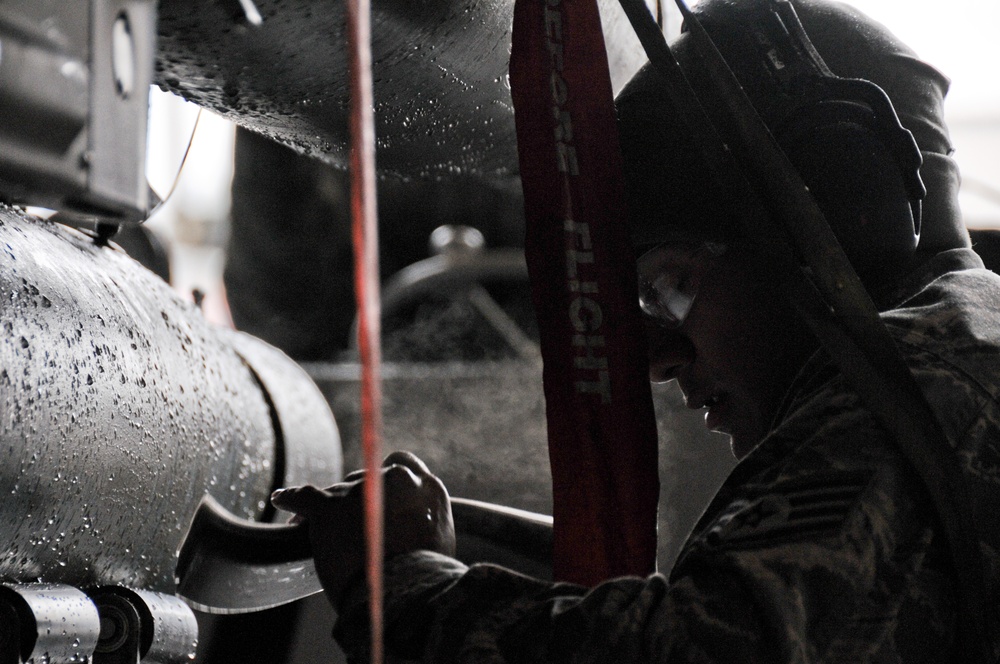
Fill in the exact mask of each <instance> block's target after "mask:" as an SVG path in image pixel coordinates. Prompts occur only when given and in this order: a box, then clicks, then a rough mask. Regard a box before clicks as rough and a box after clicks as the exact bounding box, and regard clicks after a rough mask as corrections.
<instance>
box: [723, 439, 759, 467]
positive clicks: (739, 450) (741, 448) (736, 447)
mask: <svg viewBox="0 0 1000 664" xmlns="http://www.w3.org/2000/svg"><path fill="white" fill-rule="evenodd" d="M728 435H729V447H730V449H731V450H732V451H733V456H734V457H736V460H737V461H742V460H743V458H744V457H745V456H746V455H748V454H750V453H751V452H753V449H754V448H755V447H757V446H758V445H759V444H760V441H761V437H760V436H748V435H746V434H741V433H739V432H736V433H730V434H728Z"/></svg>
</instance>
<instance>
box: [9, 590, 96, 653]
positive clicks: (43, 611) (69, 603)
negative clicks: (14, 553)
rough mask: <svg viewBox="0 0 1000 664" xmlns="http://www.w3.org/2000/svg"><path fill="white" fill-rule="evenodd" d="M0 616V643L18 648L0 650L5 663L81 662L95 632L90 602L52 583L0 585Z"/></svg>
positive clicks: (79, 593) (80, 593)
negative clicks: (17, 650)
mask: <svg viewBox="0 0 1000 664" xmlns="http://www.w3.org/2000/svg"><path fill="white" fill-rule="evenodd" d="M0 616H2V617H3V618H4V622H3V624H2V625H0V645H3V646H4V648H11V647H16V648H17V649H19V650H20V652H17V653H15V652H11V651H7V650H0V655H2V656H3V657H4V661H5V662H7V661H13V662H17V661H23V662H28V661H31V662H48V663H49V664H63V663H68V662H87V661H90V660H89V657H90V655H92V654H93V652H94V648H95V647H96V646H97V641H98V636H99V634H100V632H101V621H100V619H99V617H98V612H97V607H96V606H94V603H93V602H91V601H90V598H89V597H87V595H85V594H84V593H83V591H81V590H78V589H76V588H73V587H71V586H64V585H57V584H54V583H29V584H23V585H16V584H15V585H6V586H0ZM4 637H6V638H4ZM15 641H16V642H17V643H16V646H15V643H14V642H15Z"/></svg>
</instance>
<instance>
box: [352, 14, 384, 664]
mask: <svg viewBox="0 0 1000 664" xmlns="http://www.w3.org/2000/svg"><path fill="white" fill-rule="evenodd" d="M347 41H348V49H349V52H350V65H351V66H350V77H351V123H350V137H351V216H352V220H353V221H352V224H353V232H352V235H353V239H354V289H355V295H356V297H357V301H358V321H359V324H358V349H359V355H360V361H361V441H362V447H363V451H364V459H365V468H366V470H367V471H368V473H367V476H368V481H366V482H365V485H364V486H365V492H364V498H365V540H366V542H367V549H368V550H367V560H366V571H367V576H368V589H369V606H370V611H371V613H370V619H371V661H372V662H373V664H381V663H382V662H383V661H384V657H383V651H382V632H383V623H382V542H383V533H382V518H383V516H382V515H383V509H382V474H381V472H380V466H381V461H382V392H381V364H382V353H381V346H380V336H381V320H380V317H381V311H380V309H381V306H380V302H379V270H378V224H377V220H378V214H377V210H376V200H375V118H374V112H373V108H374V99H373V95H372V56H371V6H370V3H369V0H348V2H347Z"/></svg>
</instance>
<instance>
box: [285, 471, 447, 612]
mask: <svg viewBox="0 0 1000 664" xmlns="http://www.w3.org/2000/svg"><path fill="white" fill-rule="evenodd" d="M364 476H365V471H355V472H353V473H350V474H349V475H347V476H346V477H345V478H344V481H343V482H339V483H337V484H334V485H333V486H331V487H328V488H327V489H318V488H316V487H314V486H308V485H307V486H301V487H290V488H286V489H279V490H278V491H275V492H274V493H273V494H272V495H271V502H272V503H273V504H274V506H275V507H277V508H279V509H283V510H286V511H288V512H293V513H295V514H296V517H295V518H294V519H293V521H302V522H304V523H305V525H306V527H307V528H308V529H309V539H310V542H311V543H312V550H313V557H314V558H315V561H316V571H317V573H318V575H319V580H320V582H321V583H322V584H323V588H324V589H325V590H326V593H327V596H328V597H329V598H330V600H331V601H332V602H333V603H334V606H336V605H337V603H338V602H339V600H340V597H341V595H342V594H343V592H344V590H346V588H347V586H348V584H349V583H350V581H351V580H352V579H353V578H354V577H355V576H357V575H359V574H361V573H362V572H363V570H364V566H365V550H366V547H365V535H364V490H363V488H362V487H363V483H364ZM382 477H383V482H384V484H383V486H384V496H385V501H384V502H385V557H386V560H388V559H389V558H391V557H393V556H396V555H399V554H402V553H408V552H410V551H416V550H418V549H423V550H428V551H435V552H437V553H443V554H445V555H449V556H453V555H455V524H454V522H453V520H452V516H451V501H450V499H449V497H448V491H447V489H445V486H444V484H443V483H442V482H441V480H440V479H438V478H437V477H435V476H434V475H433V474H431V472H430V471H429V470H428V469H427V466H425V465H424V462H423V461H421V460H420V459H418V458H417V457H416V456H414V455H413V454H410V453H409V452H393V453H392V454H390V455H389V456H387V457H386V458H385V461H384V462H383V463H382Z"/></svg>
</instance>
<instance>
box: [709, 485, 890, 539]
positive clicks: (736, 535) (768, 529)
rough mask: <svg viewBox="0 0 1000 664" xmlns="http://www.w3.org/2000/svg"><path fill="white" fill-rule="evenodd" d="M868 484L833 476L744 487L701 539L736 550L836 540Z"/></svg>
mask: <svg viewBox="0 0 1000 664" xmlns="http://www.w3.org/2000/svg"><path fill="white" fill-rule="evenodd" d="M869 478H870V476H869V475H867V474H861V473H849V474H845V473H836V474H832V475H831V474H824V475H821V476H818V477H817V476H813V477H809V478H808V479H805V480H791V481H786V482H778V483H775V484H772V485H766V486H762V485H749V486H747V487H745V491H744V492H741V493H742V494H743V495H742V496H741V497H739V498H737V499H735V500H733V501H732V502H731V503H730V504H729V506H728V507H727V508H726V509H724V510H723V511H722V512H721V513H720V514H719V516H718V517H717V518H716V519H715V520H714V521H712V522H711V523H710V524H709V525H708V527H707V528H705V530H704V531H703V532H702V534H701V536H700V539H702V541H703V542H704V544H706V545H708V547H710V548H715V549H736V548H752V547H756V546H761V545H768V544H771V543H783V542H788V541H796V540H803V539H809V538H815V537H823V536H827V535H833V534H836V533H838V532H839V531H840V528H841V526H842V525H843V523H844V520H845V519H846V518H847V515H848V512H849V511H850V510H851V508H852V506H853V505H854V504H855V503H856V502H857V500H858V496H859V495H860V494H861V492H862V491H863V490H864V489H865V487H866V486H867V484H868V480H869Z"/></svg>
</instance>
